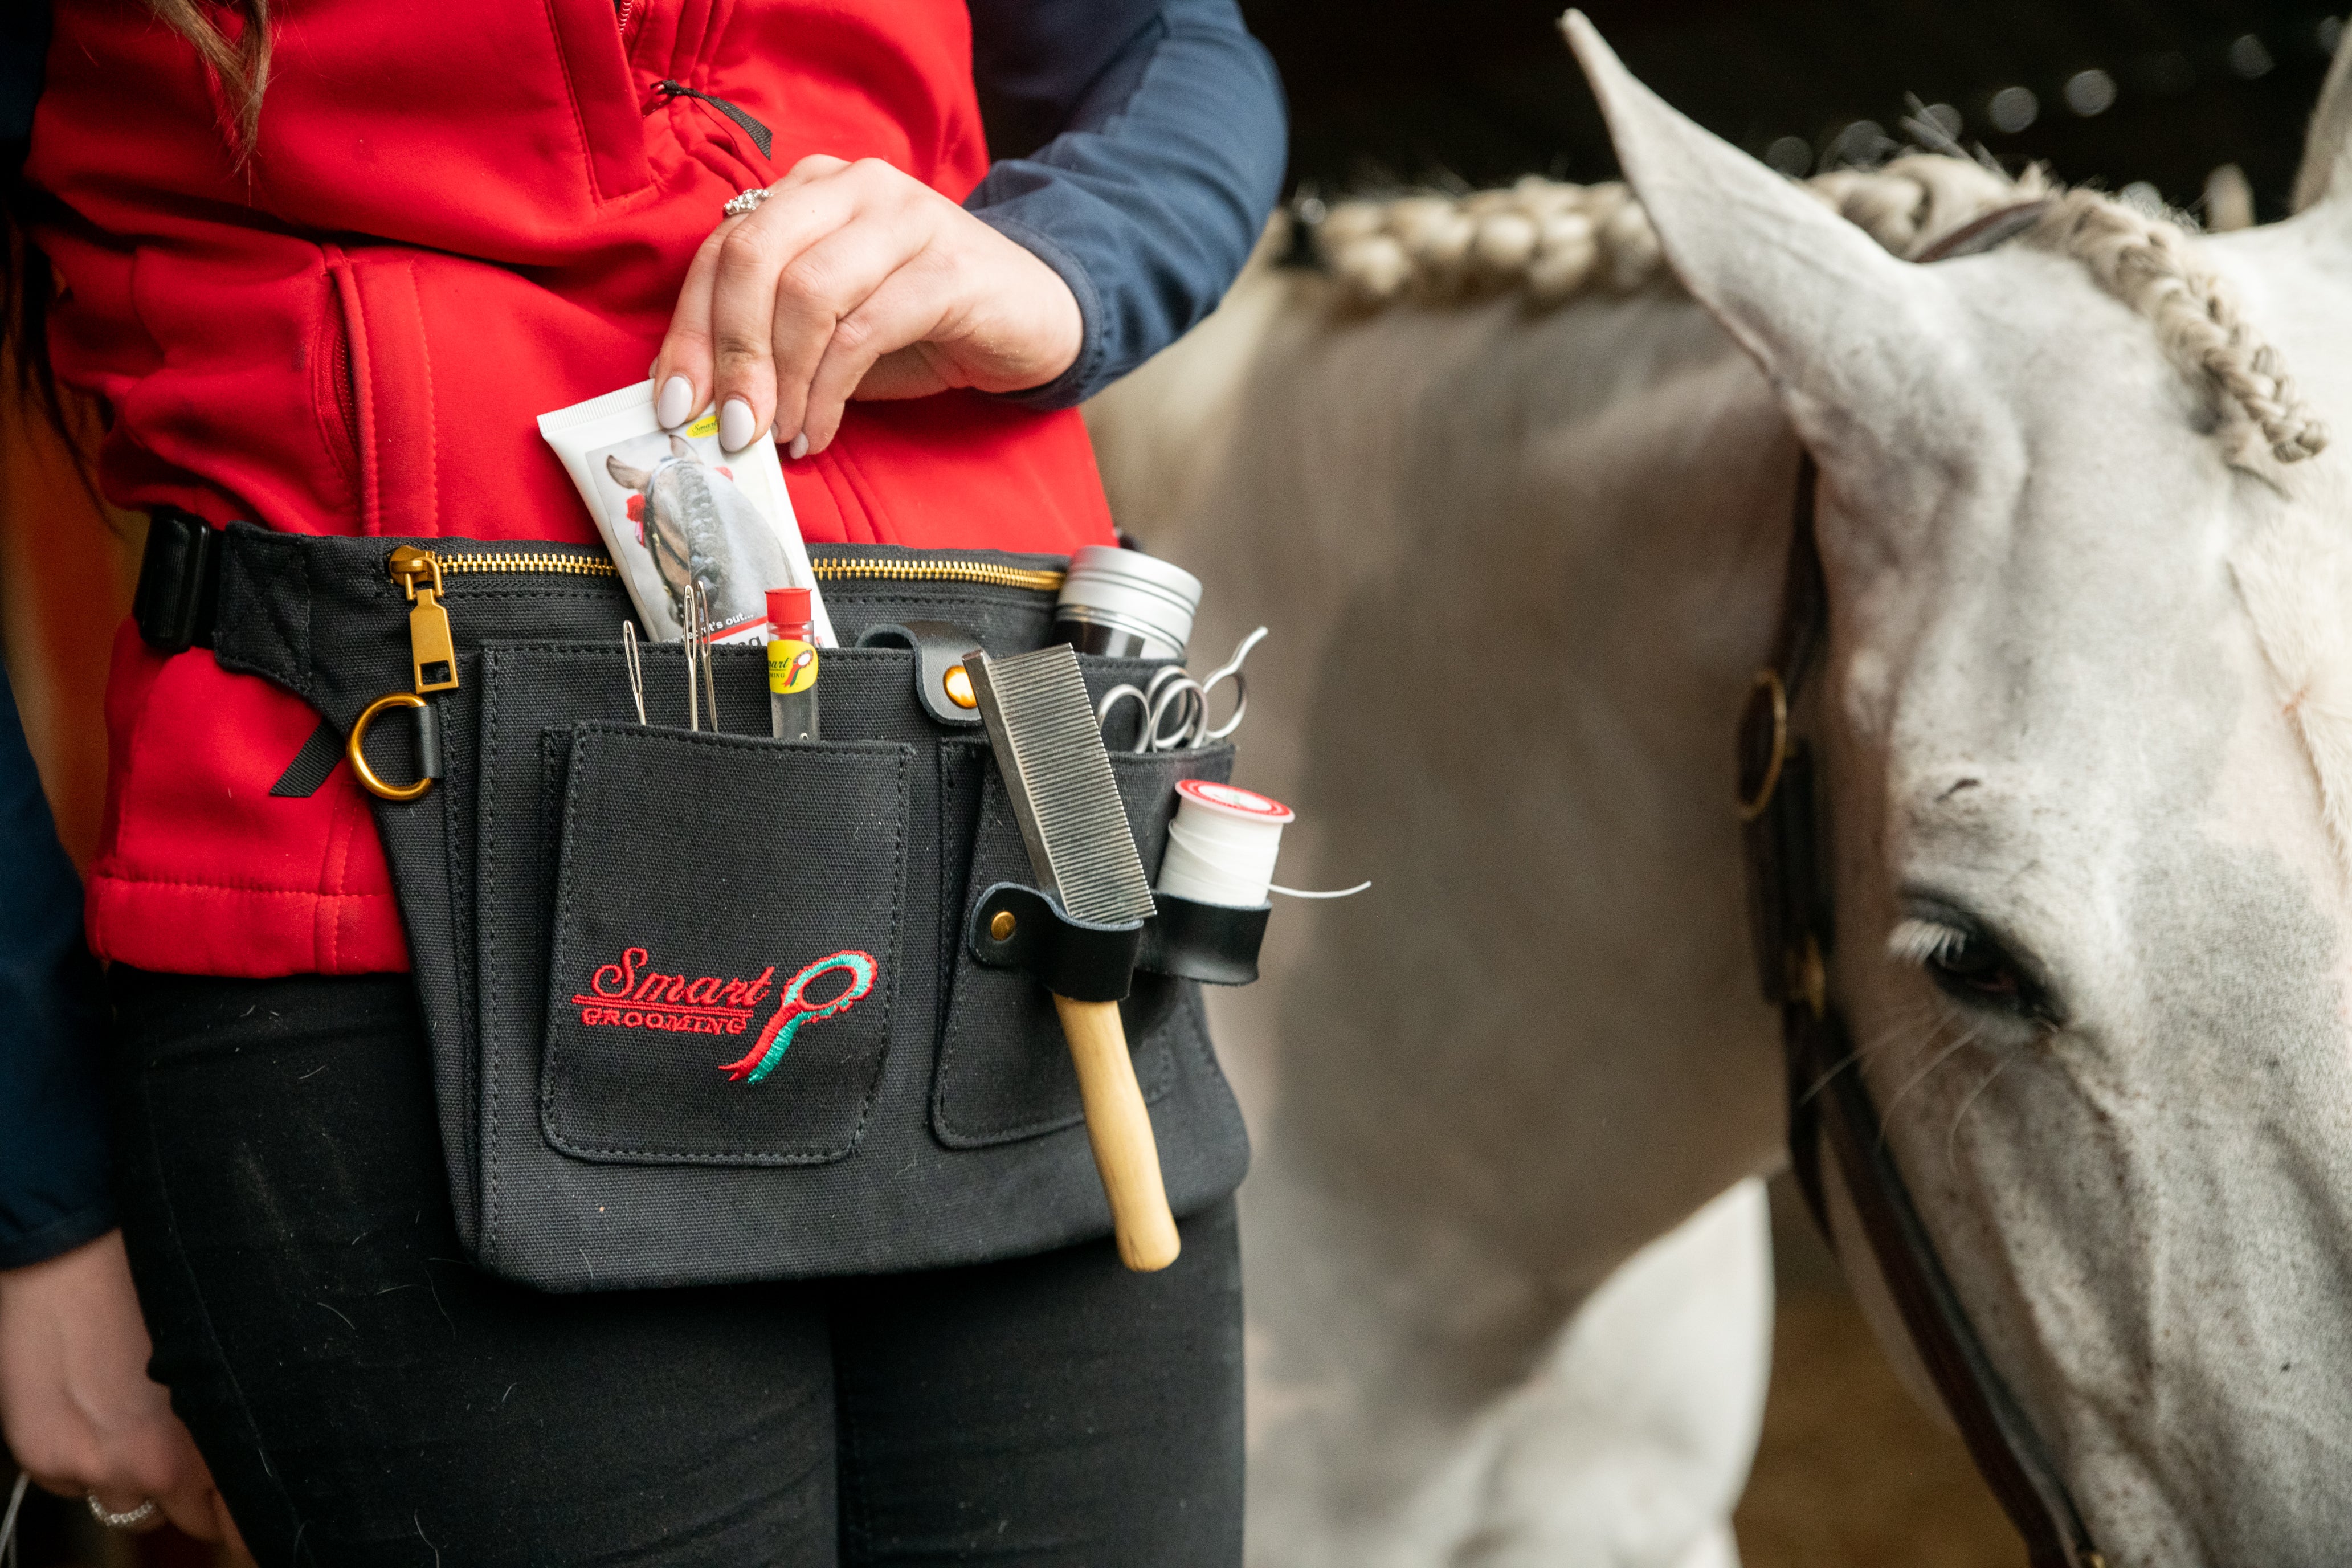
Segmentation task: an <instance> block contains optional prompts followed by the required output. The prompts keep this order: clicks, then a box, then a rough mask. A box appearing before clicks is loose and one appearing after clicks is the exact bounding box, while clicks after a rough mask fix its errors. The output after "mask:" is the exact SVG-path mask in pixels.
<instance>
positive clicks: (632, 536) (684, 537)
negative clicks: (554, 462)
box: [539, 381, 836, 647]
mask: <svg viewBox="0 0 2352 1568" xmlns="http://www.w3.org/2000/svg"><path fill="white" fill-rule="evenodd" d="M539 433H540V434H541V436H543V437H546V438H547V444H548V445H549V446H551V447H554V448H555V455H556V456H557V457H559V458H562V459H563V468H564V471H565V472H567V473H569V474H570V475H571V476H572V483H573V484H574V485H576V486H577V487H579V490H580V498H581V499H582V500H584V501H586V502H587V503H588V511H589V515H590V516H592V517H593V518H594V519H595V520H596V531H597V532H599V533H601V534H603V535H604V548H605V549H606V550H608V551H610V552H612V555H613V561H614V564H615V565H617V566H619V567H620V569H621V582H622V583H623V584H624V585H625V586H626V587H627V589H628V590H629V598H630V601H631V602H632V603H634V604H635V605H636V607H637V616H638V618H639V619H640V620H642V621H643V622H644V623H645V626H646V636H647V637H651V638H652V639H653V640H655V641H656V642H676V641H677V640H678V639H679V638H680V637H683V636H684V635H685V626H684V617H683V616H682V615H681V614H680V613H679V611H680V606H681V604H682V601H681V600H680V598H679V595H680V594H681V593H682V592H684V591H685V590H686V589H687V587H688V585H689V584H688V581H687V579H688V565H687V562H688V560H690V559H691V560H698V561H700V562H702V563H705V564H704V565H703V566H702V567H701V568H699V569H698V571H697V573H696V576H697V581H698V584H699V586H700V587H701V588H702V589H703V591H704V593H705V594H706V595H708V596H709V601H710V618H711V622H712V625H713V626H714V628H715V634H714V636H713V637H712V639H711V640H712V641H714V642H721V643H730V642H765V641H766V640H767V638H768V590H769V589H771V588H806V589H807V590H809V609H810V618H811V619H812V620H813V621H814V622H815V623H816V640H817V643H818V646H820V647H835V646H836V645H835V641H834V636H833V621H832V618H831V617H830V616H827V615H826V614H825V612H824V595H823V594H822V593H820V592H818V591H817V584H816V570H815V568H814V566H813V565H811V564H810V562H809V552H808V546H807V545H806V544H805V543H803V542H802V540H801V529H800V521H799V519H797V518H796V517H794V516H793V498H792V493H791V492H790V491H789V490H787V489H785V488H784V470H783V465H782V463H781V462H779V461H778V460H777V458H776V444H775V442H774V441H772V440H771V439H769V438H768V437H766V436H764V435H763V436H761V437H758V438H756V439H755V440H753V441H752V443H751V445H750V446H749V447H744V448H743V450H741V451H740V452H727V451H722V450H720V448H719V420H718V418H717V416H713V415H705V416H703V417H701V418H699V419H697V420H695V421H694V422H693V423H692V424H690V425H687V426H682V427H680V428H679V429H677V430H676V431H667V430H664V429H663V428H662V427H661V422H660V421H659V420H657V419H656V418H655V417H654V390H653V383H652V382H650V381H644V382H639V383H637V384H635V385H631V386H625V387H622V388H621V389H620V390H619V391H617V392H608V393H606V394H605V395H604V396H602V397H592V398H590V399H589V400H588V401H587V402H585V403H575V404H573V405H572V406H571V407H569V408H559V409H557V410H556V411H555V412H554V413H552V414H542V415H541V416H539Z"/></svg>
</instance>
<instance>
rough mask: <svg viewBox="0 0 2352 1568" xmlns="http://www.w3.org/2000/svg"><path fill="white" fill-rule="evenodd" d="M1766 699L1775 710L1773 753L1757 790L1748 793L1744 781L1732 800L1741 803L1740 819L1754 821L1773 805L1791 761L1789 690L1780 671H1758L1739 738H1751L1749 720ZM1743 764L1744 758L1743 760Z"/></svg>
mask: <svg viewBox="0 0 2352 1568" xmlns="http://www.w3.org/2000/svg"><path fill="white" fill-rule="evenodd" d="M1759 700H1766V701H1769V703H1770V704H1771V709H1772V751H1771V754H1770V755H1769V757H1767V758H1766V759H1765V763H1764V774H1763V777H1761V778H1759V779H1758V780H1757V781H1756V788H1755V790H1754V792H1753V793H1752V794H1751V793H1749V792H1748V788H1747V784H1748V781H1747V780H1746V779H1745V778H1742V779H1741V780H1740V781H1739V785H1738V789H1737V790H1736V791H1735V792H1734V794H1733V796H1732V798H1733V799H1734V800H1735V801H1737V802H1738V806H1739V820H1740V821H1742V822H1753V821H1755V820H1756V819H1757V818H1758V817H1759V816H1763V815H1764V811H1765V808H1766V807H1768V806H1769V805H1771V804H1772V792H1773V791H1774V790H1776V789H1778V788H1780V769H1781V768H1782V766H1783V765H1785V764H1786V763H1787V762H1788V760H1789V689H1788V688H1787V687H1786V686H1783V685H1782V684H1781V683H1780V671H1779V670H1777V669H1772V668H1764V669H1759V670H1758V671H1757V672H1756V682H1755V684H1754V685H1752V686H1750V687H1749V688H1748V711H1747V712H1746V713H1743V714H1742V715H1740V720H1739V738H1740V740H1741V741H1742V742H1746V741H1747V739H1748V721H1749V720H1750V719H1751V718H1753V717H1754V716H1755V712H1756V704H1757V702H1758V701H1759ZM1742 761H1743V763H1744V762H1745V759H1744V758H1743V759H1742Z"/></svg>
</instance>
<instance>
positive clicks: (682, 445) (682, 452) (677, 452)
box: [669, 431, 701, 462]
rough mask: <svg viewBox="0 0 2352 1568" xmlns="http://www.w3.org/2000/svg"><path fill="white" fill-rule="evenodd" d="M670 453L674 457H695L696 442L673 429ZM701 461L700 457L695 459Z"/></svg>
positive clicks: (670, 439)
mask: <svg viewBox="0 0 2352 1568" xmlns="http://www.w3.org/2000/svg"><path fill="white" fill-rule="evenodd" d="M669 455H670V456H671V457H673V458H693V457H694V444H693V443H692V442H690V441H688V439H687V438H686V437H683V436H680V435H678V434H677V433H676V432H675V431H673V432H672V433H671V435H670V438H669ZM695 460H696V461H697V462H699V461H700V460H701V459H700V458H696V459H695Z"/></svg>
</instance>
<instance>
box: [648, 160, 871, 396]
mask: <svg viewBox="0 0 2352 1568" xmlns="http://www.w3.org/2000/svg"><path fill="white" fill-rule="evenodd" d="M848 167H849V164H848V163H846V162H845V161H844V160H842V159H839V158H834V157H828V156H825V155H824V154H822V153H819V154H814V155H812V156H810V157H806V158H803V159H802V160H801V161H800V162H799V163H795V164H793V166H792V168H791V169H790V170H789V171H788V172H787V173H786V174H785V175H784V177H783V178H782V179H781V180H778V181H777V182H776V183H775V184H772V185H770V186H769V187H768V189H769V191H770V192H771V193H774V194H772V195H770V196H769V198H768V201H769V203H773V202H774V201H775V200H776V199H777V195H781V194H782V193H785V192H788V191H794V190H798V189H800V188H801V187H802V186H804V185H807V184H813V183H814V182H815V181H818V180H822V179H824V177H826V176H827V175H830V174H839V173H840V172H841V171H842V170H844V169H846V168H848ZM766 205H767V204H762V206H761V210H762V211H764V210H766ZM780 210H781V209H780ZM754 216H756V214H755V215H754ZM746 221H747V220H746V219H744V218H740V217H727V218H722V219H721V220H720V221H719V224H718V226H716V227H714V228H713V229H712V230H711V231H710V233H709V236H708V237H705V238H704V240H703V242H702V244H701V246H700V247H698V248H697V249H696V251H695V253H694V259H693V260H692V261H691V262H689V263H688V266H687V269H686V281H685V282H684V283H683V284H682V285H680V286H679V289H678V291H677V307H676V309H674V310H672V311H671V312H670V323H669V332H668V334H667V336H666V337H664V338H663V339H662V346H661V353H659V354H658V355H656V357H655V359H654V363H653V367H652V370H651V371H650V372H649V374H651V375H652V376H653V380H654V416H655V418H656V419H657V420H659V421H660V423H661V426H662V428H663V429H665V430H675V429H677V427H678V426H681V425H683V424H685V423H686V422H687V421H688V420H689V419H692V418H693V417H694V416H696V415H698V414H700V413H701V412H702V411H703V410H704V409H706V408H709V407H710V406H711V404H712V394H713V383H714V380H715V369H716V362H717V358H718V351H717V345H716V343H715V342H714V341H713V338H712V324H711V318H712V306H713V294H714V292H715V291H716V289H717V286H718V281H719V263H720V259H721V256H722V254H723V252H724V250H725V247H726V243H727V239H728V237H729V236H730V235H731V234H733V233H734V232H735V230H736V229H738V228H740V226H742V225H743V224H744V223H745V222H746Z"/></svg>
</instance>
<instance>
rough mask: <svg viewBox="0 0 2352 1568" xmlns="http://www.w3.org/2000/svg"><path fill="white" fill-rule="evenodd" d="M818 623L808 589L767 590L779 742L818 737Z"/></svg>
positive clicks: (771, 701)
mask: <svg viewBox="0 0 2352 1568" xmlns="http://www.w3.org/2000/svg"><path fill="white" fill-rule="evenodd" d="M816 666H817V655H816V619H815V615H814V612H813V611H812V610H811V609H810V608H809V590H807V589H806V588H771V589H769V590H768V710H769V715H770V719H771V721H772V724H773V726H774V731H773V732H774V734H775V737H776V739H777V740H779V741H814V740H816V739H817V738H818V734H817V717H816Z"/></svg>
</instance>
